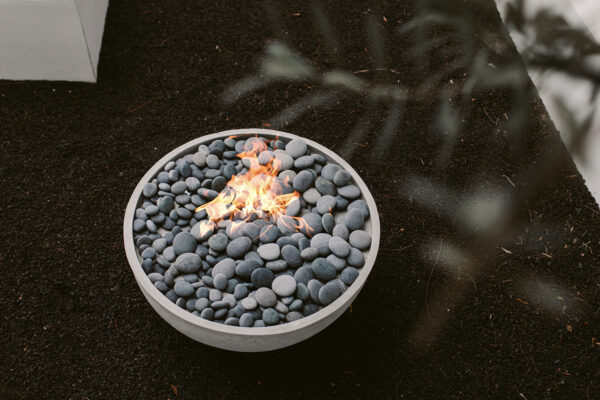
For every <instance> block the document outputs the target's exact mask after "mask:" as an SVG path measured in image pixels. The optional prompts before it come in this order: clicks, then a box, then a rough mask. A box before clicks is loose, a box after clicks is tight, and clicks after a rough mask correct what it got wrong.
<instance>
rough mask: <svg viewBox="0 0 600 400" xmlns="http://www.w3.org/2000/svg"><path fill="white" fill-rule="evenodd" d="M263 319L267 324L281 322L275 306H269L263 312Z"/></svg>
mask: <svg viewBox="0 0 600 400" xmlns="http://www.w3.org/2000/svg"><path fill="white" fill-rule="evenodd" d="M262 320H263V321H264V323H265V325H275V324H276V323H278V322H279V313H278V312H277V311H275V309H273V308H267V309H266V310H265V311H263V313H262Z"/></svg>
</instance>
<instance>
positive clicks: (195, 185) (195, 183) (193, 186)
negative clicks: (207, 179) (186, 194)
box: [185, 176, 200, 192]
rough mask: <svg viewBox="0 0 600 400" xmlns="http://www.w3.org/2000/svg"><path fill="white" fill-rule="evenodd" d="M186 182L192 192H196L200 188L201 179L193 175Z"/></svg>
mask: <svg viewBox="0 0 600 400" xmlns="http://www.w3.org/2000/svg"><path fill="white" fill-rule="evenodd" d="M185 184H186V186H187V188H188V190H189V191H190V192H195V191H196V190H198V189H200V180H198V178H194V177H193V176H190V177H189V178H186V179H185Z"/></svg>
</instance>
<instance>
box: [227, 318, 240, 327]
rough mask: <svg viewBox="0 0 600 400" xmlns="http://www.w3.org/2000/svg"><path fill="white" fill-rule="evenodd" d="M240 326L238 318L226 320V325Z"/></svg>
mask: <svg viewBox="0 0 600 400" xmlns="http://www.w3.org/2000/svg"><path fill="white" fill-rule="evenodd" d="M239 324H240V320H239V319H238V318H236V317H229V318H227V319H226V320H225V325H229V326H238V325H239Z"/></svg>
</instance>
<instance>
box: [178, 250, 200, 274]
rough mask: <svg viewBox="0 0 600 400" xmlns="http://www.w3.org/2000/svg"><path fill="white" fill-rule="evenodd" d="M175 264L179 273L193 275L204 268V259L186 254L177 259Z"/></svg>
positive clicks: (194, 254) (196, 255) (192, 254)
mask: <svg viewBox="0 0 600 400" xmlns="http://www.w3.org/2000/svg"><path fill="white" fill-rule="evenodd" d="M174 264H175V268H177V270H178V271H180V272H182V273H184V274H193V273H195V272H197V271H198V270H199V269H200V267H202V259H200V256H199V255H198V254H196V253H184V254H181V255H180V256H179V257H177V259H176V260H175V263H174Z"/></svg>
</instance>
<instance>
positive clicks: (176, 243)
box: [173, 232, 197, 255]
mask: <svg viewBox="0 0 600 400" xmlns="http://www.w3.org/2000/svg"><path fill="white" fill-rule="evenodd" d="M196 244H197V243H196V238H195V237H194V236H192V235H191V234H190V233H188V232H180V233H178V234H177V236H175V239H173V250H174V251H175V254H177V255H180V254H183V253H191V252H193V251H194V250H196Z"/></svg>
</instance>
